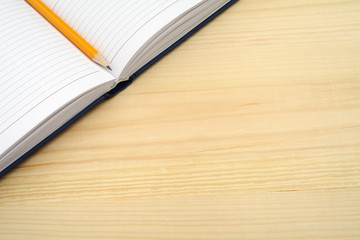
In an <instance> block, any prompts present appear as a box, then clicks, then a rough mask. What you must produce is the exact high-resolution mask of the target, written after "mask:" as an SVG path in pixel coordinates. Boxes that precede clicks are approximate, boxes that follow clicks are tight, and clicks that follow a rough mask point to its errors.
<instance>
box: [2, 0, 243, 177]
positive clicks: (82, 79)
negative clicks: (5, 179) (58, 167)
mask: <svg viewBox="0 0 360 240" xmlns="http://www.w3.org/2000/svg"><path fill="white" fill-rule="evenodd" d="M43 2H44V3H45V4H46V5H47V6H48V7H49V8H50V9H52V11H54V12H55V13H56V14H57V15H58V16H60V17H61V18H62V19H63V20H64V21H65V22H66V23H67V24H68V25H69V26H71V27H72V28H73V29H74V30H75V31H76V32H77V33H79V34H80V35H81V36H82V37H83V38H84V39H85V40H86V41H88V42H89V43H90V44H91V45H92V46H94V47H95V48H96V49H97V50H99V52H101V53H102V55H103V56H104V57H105V59H106V61H107V62H108V63H109V65H110V67H111V68H112V70H113V71H109V70H107V69H106V68H103V67H101V66H98V65H97V64H95V63H94V62H92V61H91V60H90V59H89V58H87V57H86V56H85V55H84V54H83V53H82V52H81V51H80V50H79V49H77V48H76V47H75V46H74V45H73V44H72V43H71V42H70V41H69V40H68V39H67V38H65V37H64V36H63V35H62V34H61V33H60V32H58V30H57V29H56V28H54V27H53V26H52V25H51V24H50V23H48V22H47V21H46V20H45V19H44V18H43V17H42V16H41V15H40V14H39V13H38V12H36V11H35V10H34V9H33V8H32V7H31V6H30V5H28V4H27V3H26V2H25V1H23V0H1V2H0V5H1V6H0V176H1V175H3V174H5V173H6V172H7V171H8V170H10V169H11V168H12V167H13V166H15V165H16V164H18V163H19V162H21V161H22V160H23V159H25V158H26V157H27V156H29V155H30V154H31V153H32V152H34V151H35V150H36V149H38V148H39V147H40V146H41V145H43V144H44V143H45V142H47V141H48V140H49V139H51V138H52V137H54V136H55V135H56V134H58V133H59V132H60V131H62V130H63V129H64V128H66V127H67V126H68V125H70V124H71V123H72V122H73V121H75V120H76V119H77V118H79V117H80V116H81V115H83V114H84V113H86V112H87V111H88V110H89V109H90V108H92V107H93V106H95V105H96V104H98V103H99V102H101V101H103V100H104V99H107V98H109V97H112V96H114V95H115V94H117V93H118V92H120V91H121V90H123V89H124V88H126V87H127V86H128V85H129V84H130V83H131V82H132V81H133V80H134V79H135V78H136V77H137V76H138V75H139V74H140V73H141V72H143V71H144V70H145V69H147V68H148V67H149V66H151V65H152V64H153V63H154V62H155V61H157V60H158V59H159V58H161V57H162V56H164V55H165V54H166V53H167V52H169V51H170V50H172V49H173V48H174V47H176V46H177V45H178V44H180V43H181V42H182V41H184V40H185V39H186V38H188V37H189V36H190V35H191V34H193V33H194V32H195V31H196V30H198V29H199V28H200V27H202V26H203V25H204V24H206V23H207V22H209V21H210V20H211V19H213V18H214V17H215V16H217V15H218V14H220V13H221V12H222V11H224V10H225V9H226V8H228V7H229V6H230V5H231V4H233V3H235V2H236V0H132V1H126V0H78V1H72V0H43ZM169 81H171V79H169Z"/></svg>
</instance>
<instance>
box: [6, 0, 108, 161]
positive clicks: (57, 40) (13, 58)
mask: <svg viewBox="0 0 360 240" xmlns="http://www.w3.org/2000/svg"><path fill="white" fill-rule="evenodd" d="M0 5H1V6H0V159H1V156H2V155H3V154H4V153H5V152H6V151H7V150H8V149H9V148H10V147H11V146H14V145H15V144H16V143H17V142H18V141H19V140H20V139H21V138H22V137H24V136H25V135H26V134H27V133H28V132H30V131H31V130H33V129H35V128H36V127H38V126H39V125H40V124H41V122H43V121H44V119H46V118H48V117H49V116H51V115H52V114H54V112H56V110H57V109H60V108H62V107H64V106H65V105H66V104H67V103H69V102H71V101H72V100H73V99H76V98H77V97H78V96H79V95H81V94H83V93H84V92H86V91H89V90H90V89H93V88H95V87H97V86H100V85H103V84H109V89H110V86H111V84H112V83H113V81H114V77H113V76H112V75H111V74H109V73H107V72H106V71H105V70H103V69H102V68H101V67H99V66H97V65H96V64H94V63H93V62H92V61H90V60H89V59H88V58H87V57H86V56H85V55H84V54H83V53H82V52H80V51H79V50H78V49H77V48H76V47H75V46H74V45H73V44H72V43H70V42H69V41H68V40H67V39H66V38H65V37H64V36H63V35H62V34H60V33H59V32H58V31H57V30H56V29H55V28H54V27H53V26H52V25H50V24H49V23H48V22H47V21H45V20H44V19H43V17H42V16H41V15H39V14H38V13H37V12H36V11H35V10H34V9H33V8H32V7H30V6H29V5H28V4H27V3H26V2H25V1H23V0H0Z"/></svg>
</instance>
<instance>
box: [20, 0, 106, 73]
mask: <svg viewBox="0 0 360 240" xmlns="http://www.w3.org/2000/svg"><path fill="white" fill-rule="evenodd" d="M26 1H27V2H28V3H29V4H30V5H31V6H32V7H33V8H35V9H36V10H37V11H38V12H39V13H40V14H41V15H42V16H43V17H44V18H46V19H47V20H48V21H49V22H50V23H51V24H52V25H54V26H55V27H56V28H57V29H58V30H59V31H60V32H61V33H62V34H64V35H65V36H66V37H67V38H68V39H69V40H70V41H71V42H72V43H74V44H75V45H76V46H77V47H78V48H79V49H80V50H81V51H83V52H84V53H85V54H86V55H87V56H88V57H89V58H91V59H92V60H93V61H94V62H96V63H98V64H100V65H102V66H104V67H106V68H108V69H110V70H111V68H110V67H109V64H108V63H107V62H106V61H105V59H104V58H103V57H102V56H101V54H100V53H99V52H98V51H97V50H96V49H95V48H94V47H93V46H91V45H90V44H89V43H88V42H87V41H86V40H85V39H83V38H82V37H81V36H80V35H79V34H78V33H77V32H75V31H74V29H72V28H71V27H70V26H69V25H67V24H66V23H65V22H64V21H63V20H62V19H61V18H60V17H59V16H57V15H56V14H55V13H54V12H53V11H51V9H50V8H48V7H47V6H46V5H45V4H44V3H43V2H41V1H40V0H26Z"/></svg>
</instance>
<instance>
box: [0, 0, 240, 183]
mask: <svg viewBox="0 0 360 240" xmlns="http://www.w3.org/2000/svg"><path fill="white" fill-rule="evenodd" d="M237 1H238V0H232V1H230V2H228V3H227V4H226V5H224V6H223V7H222V8H220V9H219V10H218V11H216V12H215V13H214V14H213V15H211V16H210V17H208V18H207V19H206V20H204V21H203V22H201V23H200V24H199V25H197V26H196V27H195V28H193V29H192V30H191V31H190V32H188V33H187V34H185V35H184V36H183V37H182V38H180V39H179V40H178V41H176V42H175V43H174V44H172V45H171V46H170V47H169V48H167V49H166V50H165V51H163V52H162V53H160V54H159V55H158V56H157V57H155V58H153V59H152V60H151V61H150V62H148V63H147V64H145V65H144V66H143V67H142V68H140V69H139V70H138V71H137V72H136V73H134V74H133V75H132V76H131V77H130V79H129V80H128V81H125V82H121V83H119V84H118V85H117V86H116V87H115V88H113V89H112V90H111V91H109V92H107V93H106V94H104V95H103V96H101V97H100V98H98V99H97V100H96V101H94V102H93V103H91V104H90V105H89V106H87V107H86V108H84V109H83V110H82V111H81V112H79V113H78V114H77V115H76V116H74V117H73V118H72V119H70V120H69V121H68V122H66V123H65V124H64V125H63V126H61V127H60V128H58V129H57V130H56V131H54V132H53V133H52V134H50V135H49V136H47V137H46V138H45V139H44V140H42V141H41V142H40V143H38V144H37V145H36V146H35V147H33V148H32V149H30V150H29V151H28V152H26V153H25V154H24V155H22V156H21V157H20V158H18V159H17V160H16V161H14V162H13V163H12V164H10V165H9V166H8V167H6V168H5V169H4V170H3V171H2V172H0V177H2V176H3V175H5V174H6V173H7V172H9V171H10V170H11V169H12V168H14V167H15V166H16V165H18V164H19V163H20V162H22V161H23V160H24V159H26V158H27V157H29V156H30V155H31V154H32V153H34V152H35V151H36V150H38V149H39V148H40V147H41V146H42V145H44V144H45V143H46V142H48V141H50V140H51V139H52V138H54V137H55V136H56V135H58V134H59V133H60V132H62V131H63V130H64V129H65V128H67V127H68V126H69V125H71V124H72V123H73V122H75V121H76V120H77V119H78V118H80V117H81V116H82V115H84V114H85V113H86V112H88V111H89V110H90V109H92V108H93V107H94V106H95V105H97V104H98V103H100V102H102V101H103V100H105V99H107V98H110V97H112V96H114V95H116V94H117V93H119V92H121V91H122V90H124V89H125V88H127V87H128V86H129V85H130V84H131V83H132V81H133V80H134V79H135V78H136V77H137V76H139V75H140V74H141V73H143V72H144V71H145V70H146V69H148V68H149V67H150V66H151V65H153V64H154V63H155V62H157V61H158V60H159V59H160V58H162V57H163V56H164V55H166V54H167V53H169V52H170V51H171V50H173V49H174V48H175V47H177V46H178V45H179V44H180V43H182V42H183V41H185V40H186V39H187V38H189V37H190V36H191V35H193V34H194V33H195V32H196V31H198V30H199V29H200V28H202V27H203V26H204V25H206V24H207V23H208V22H210V21H211V20H213V19H214V18H215V17H216V16H218V15H219V14H221V13H222V12H223V11H225V10H226V9H227V8H229V7H230V6H231V5H232V4H234V3H235V2H237Z"/></svg>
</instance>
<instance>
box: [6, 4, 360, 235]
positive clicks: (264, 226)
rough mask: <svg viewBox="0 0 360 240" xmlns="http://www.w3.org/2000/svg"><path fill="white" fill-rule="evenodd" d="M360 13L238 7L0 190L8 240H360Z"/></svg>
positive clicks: (354, 7) (341, 8) (329, 7)
mask: <svg viewBox="0 0 360 240" xmlns="http://www.w3.org/2000/svg"><path fill="white" fill-rule="evenodd" d="M359 63H360V2H359V1H354V0H311V1H295V0H273V1H265V0H242V1H240V2H239V3H237V4H235V5H234V6H233V7H232V8H231V9H229V10H227V11H226V12H225V13H224V14H222V15H221V16H219V17H218V18H217V19H216V20H215V21H213V22H211V23H210V24H209V25H207V26H206V27H205V28H203V29H202V30H201V31H199V32H198V33H197V34H196V35H195V36H193V37H192V38H190V39H189V40H188V41H186V42H185V43H184V44H182V45H181V46H180V47H178V48H177V49H176V50H175V51H173V52H172V53H170V54H169V55H167V56H166V57H165V58H163V59H162V60H161V61H160V62H158V63H157V64H155V65H154V66H153V67H151V69H149V70H148V71H147V72H145V73H144V74H143V75H141V76H140V77H139V78H138V79H137V80H136V81H135V82H134V83H133V85H132V86H130V87H129V88H128V89H127V90H126V91H124V92H122V93H121V94H119V95H117V96H116V97H114V98H112V99H110V100H109V101H106V102H104V103H102V104H100V105H99V106H97V107H96V108H95V109H94V110H92V111H91V112H89V113H88V114H87V115H86V116H85V117H83V118H82V119H80V120H79V121H77V122H76V123H75V124H73V125H72V126H71V127H70V128H68V129H67V130H66V131H65V132H63V133H62V134H60V135H59V136H58V137H57V138H56V139H54V140H53V141H51V142H50V143H49V144H47V145H46V146H45V147H43V148H42V149H41V150H40V151H38V152H37V153H36V154H34V155H33V156H31V157H30V158H29V159H28V160H26V161H25V162H24V163H22V164H21V165H20V166H18V167H17V168H16V169H14V170H13V171H11V172H10V173H9V174H7V175H6V176H5V177H4V178H2V179H1V180H0V239H360V81H359V80H360V64H359Z"/></svg>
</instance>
